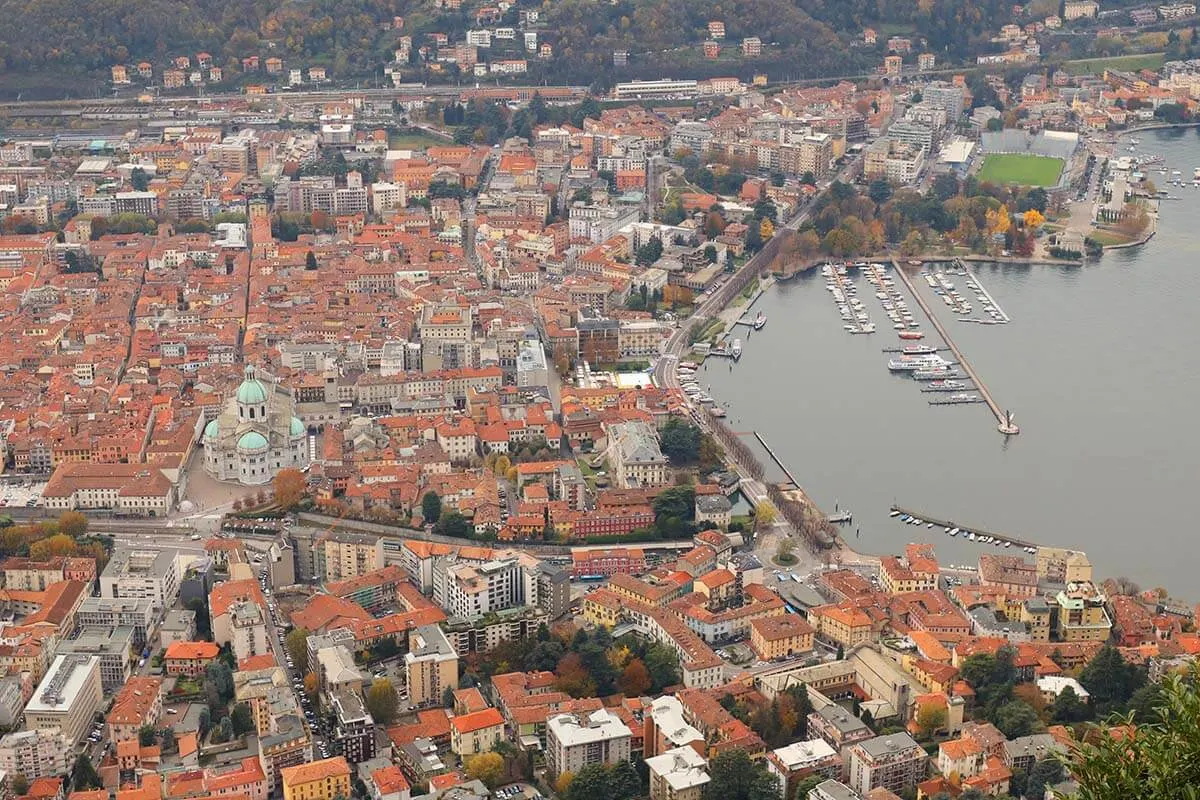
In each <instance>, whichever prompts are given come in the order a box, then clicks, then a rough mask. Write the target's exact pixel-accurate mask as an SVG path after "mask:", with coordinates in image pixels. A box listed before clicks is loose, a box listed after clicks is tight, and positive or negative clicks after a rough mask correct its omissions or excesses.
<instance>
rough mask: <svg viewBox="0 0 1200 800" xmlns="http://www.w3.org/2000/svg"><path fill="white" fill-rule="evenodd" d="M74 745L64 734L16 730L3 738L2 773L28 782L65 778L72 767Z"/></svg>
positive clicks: (49, 731)
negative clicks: (72, 748) (20, 776)
mask: <svg viewBox="0 0 1200 800" xmlns="http://www.w3.org/2000/svg"><path fill="white" fill-rule="evenodd" d="M70 759H71V743H70V742H68V741H67V737H66V736H64V735H63V733H62V731H58V730H33V731H17V732H16V733H10V734H8V735H6V736H5V737H4V738H3V739H0V770H2V771H3V772H5V773H6V774H8V775H24V776H25V777H26V778H27V779H28V780H34V779H36V778H43V777H47V776H49V777H57V776H59V775H65V774H66V773H67V771H68V770H70V768H71V760H70Z"/></svg>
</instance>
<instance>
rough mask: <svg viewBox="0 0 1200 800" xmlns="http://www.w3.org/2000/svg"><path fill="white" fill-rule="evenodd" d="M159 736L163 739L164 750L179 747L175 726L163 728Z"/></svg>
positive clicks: (169, 750)
mask: <svg viewBox="0 0 1200 800" xmlns="http://www.w3.org/2000/svg"><path fill="white" fill-rule="evenodd" d="M158 737H159V739H160V740H161V741H162V749H163V751H164V752H168V753H169V752H171V751H173V750H175V749H176V748H177V747H178V745H177V744H176V743H175V729H174V728H163V729H162V730H161V731H159V732H158Z"/></svg>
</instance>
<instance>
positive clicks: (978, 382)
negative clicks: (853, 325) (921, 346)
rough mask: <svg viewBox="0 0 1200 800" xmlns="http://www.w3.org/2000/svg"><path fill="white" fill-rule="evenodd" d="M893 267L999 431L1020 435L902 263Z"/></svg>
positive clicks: (1009, 415) (1005, 433)
mask: <svg viewBox="0 0 1200 800" xmlns="http://www.w3.org/2000/svg"><path fill="white" fill-rule="evenodd" d="M892 266H893V267H894V268H895V270H894V271H895V273H896V274H897V275H899V276H900V280H902V281H904V285H905V286H907V287H908V292H909V294H911V295H912V297H913V300H915V301H916V302H917V305H919V306H920V307H921V310H922V311H923V312H925V316H926V317H928V319H929V324H930V325H932V326H933V327H934V330H936V331H937V332H938V336H941V337H942V341H943V342H945V343H946V347H948V348H949V349H950V352H951V353H953V354H954V357H955V358H957V359H958V365H959V367H960V368H961V369H962V371H963V372H964V373H965V374H966V376H967V377H968V378H970V379H971V381H972V382H974V384H975V388H976V390H977V391H978V392H979V395H980V397H982V398H983V402H985V403H987V406H988V408H989V409H991V412H992V414H993V415H994V416H995V417H996V424H997V429H998V430H999V431H1000V432H1001V433H1003V434H1004V435H1005V436H1013V435H1015V434H1017V433H1020V428H1018V427H1017V426H1016V424H1014V423H1013V421H1012V415H1011V414H1009V413H1008V412H1006V411H1004V410H1003V409H1001V408H1000V404H999V403H997V402H996V401H995V399H994V398H993V397H992V393H991V392H989V391H988V388H987V386H986V385H985V384H984V382H983V380H982V379H981V378H980V377H979V374H978V373H976V372H975V368H974V367H972V366H971V362H970V361H968V360H967V357H966V356H965V355H963V353H962V351H961V350H959V349H958V345H956V344H955V343H954V340H953V339H952V338H950V334H949V332H948V331H947V330H946V328H945V326H944V325H942V323H941V321H940V320H938V318H937V317H936V316H934V313H933V310H932V309H931V308H930V307H929V305H928V304H927V303H926V302H925V298H923V297H922V296H921V294H920V292H918V291H917V287H916V286H914V285H913V282H912V280H911V279H910V278H909V277H908V275H907V274H906V273H905V272H904V268H903V267H901V265H900V263H899V262H898V261H897V260H896V259H895V258H893V259H892Z"/></svg>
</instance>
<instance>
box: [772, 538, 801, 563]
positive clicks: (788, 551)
mask: <svg viewBox="0 0 1200 800" xmlns="http://www.w3.org/2000/svg"><path fill="white" fill-rule="evenodd" d="M795 553H796V540H795V539H793V538H792V537H791V536H780V537H779V544H778V546H776V548H775V560H776V561H778V562H779V563H780V564H793V563H795V561H796V556H795Z"/></svg>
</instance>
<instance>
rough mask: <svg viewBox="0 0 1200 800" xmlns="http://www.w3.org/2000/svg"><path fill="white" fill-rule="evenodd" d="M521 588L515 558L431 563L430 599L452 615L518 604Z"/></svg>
mask: <svg viewBox="0 0 1200 800" xmlns="http://www.w3.org/2000/svg"><path fill="white" fill-rule="evenodd" d="M522 590H523V585H522V581H521V569H520V566H519V565H518V563H517V560H516V559H515V558H506V559H498V560H495V561H488V562H485V563H483V564H478V563H476V564H462V563H460V564H441V563H439V564H435V565H434V582H433V592H434V601H435V602H436V603H438V604H439V605H440V606H441V607H442V608H444V609H446V612H447V613H448V614H450V616H452V617H477V616H479V615H481V614H487V613H489V612H492V611H503V610H504V609H506V608H512V607H513V606H517V605H520V604H521V603H522V598H523V595H524V593H523V591H522Z"/></svg>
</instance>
